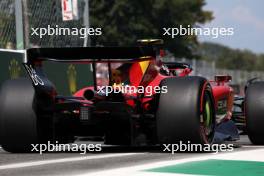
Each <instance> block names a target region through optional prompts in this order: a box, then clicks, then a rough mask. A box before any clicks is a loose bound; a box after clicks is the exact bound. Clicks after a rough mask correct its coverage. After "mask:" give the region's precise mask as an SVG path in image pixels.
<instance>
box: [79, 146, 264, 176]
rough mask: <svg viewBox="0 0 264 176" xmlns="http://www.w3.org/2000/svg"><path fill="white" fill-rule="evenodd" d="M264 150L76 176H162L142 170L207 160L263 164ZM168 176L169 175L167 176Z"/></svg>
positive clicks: (161, 174) (208, 156) (206, 155)
mask: <svg viewBox="0 0 264 176" xmlns="http://www.w3.org/2000/svg"><path fill="white" fill-rule="evenodd" d="M263 155H264V149H263V148H262V149H255V150H249V151H237V152H227V153H219V154H205V156H199V157H192V158H187V159H180V160H177V159H171V160H169V161H159V162H154V163H149V164H144V165H138V166H130V167H123V168H118V169H110V170H105V171H98V172H93V173H84V174H80V175H78V176H102V175H104V176H113V175H114V176H124V175H126V176H132V175H133V176H151V175H153V176H155V175H159V176H163V175H168V174H167V173H164V174H163V173H153V172H144V170H147V169H153V168H157V167H164V166H169V165H176V164H182V163H187V162H193V161H203V160H208V159H222V160H246V161H247V160H248V161H261V162H264V158H263ZM169 175H170V174H169ZM173 175H175V176H177V175H183V174H173Z"/></svg>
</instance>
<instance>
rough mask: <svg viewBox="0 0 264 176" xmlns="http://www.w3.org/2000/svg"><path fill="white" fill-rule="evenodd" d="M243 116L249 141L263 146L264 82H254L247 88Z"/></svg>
mask: <svg viewBox="0 0 264 176" xmlns="http://www.w3.org/2000/svg"><path fill="white" fill-rule="evenodd" d="M245 115H246V129H247V133H248V137H249V139H250V141H251V142H252V143H253V144H255V145H264V82H255V83H252V84H250V85H249V86H248V88H247V91H246V97H245Z"/></svg>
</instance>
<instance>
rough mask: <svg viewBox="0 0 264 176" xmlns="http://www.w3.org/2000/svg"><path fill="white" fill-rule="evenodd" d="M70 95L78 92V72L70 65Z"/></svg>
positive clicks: (68, 73)
mask: <svg viewBox="0 0 264 176" xmlns="http://www.w3.org/2000/svg"><path fill="white" fill-rule="evenodd" d="M67 75H68V81H69V88H70V93H71V94H74V93H75V92H76V91H77V78H76V77H77V71H76V68H75V66H74V65H73V64H70V65H69V67H68V70H67Z"/></svg>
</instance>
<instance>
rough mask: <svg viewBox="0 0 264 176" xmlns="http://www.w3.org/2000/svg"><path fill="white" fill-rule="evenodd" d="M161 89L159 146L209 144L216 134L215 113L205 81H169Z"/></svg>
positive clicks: (183, 79)
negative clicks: (163, 90) (164, 87)
mask: <svg viewBox="0 0 264 176" xmlns="http://www.w3.org/2000/svg"><path fill="white" fill-rule="evenodd" d="M160 86H167V90H168V92H167V93H162V94H160V97H159V103H158V104H159V105H158V109H157V114H156V117H157V133H158V140H159V142H160V143H163V144H164V143H167V144H173V143H178V142H179V141H182V142H185V143H188V142H191V143H195V144H210V143H212V141H213V136H214V130H215V111H214V101H213V96H212V90H211V87H210V84H209V83H208V82H207V80H206V79H204V78H202V77H194V76H193V77H179V78H168V79H165V80H163V81H162V82H161V85H160Z"/></svg>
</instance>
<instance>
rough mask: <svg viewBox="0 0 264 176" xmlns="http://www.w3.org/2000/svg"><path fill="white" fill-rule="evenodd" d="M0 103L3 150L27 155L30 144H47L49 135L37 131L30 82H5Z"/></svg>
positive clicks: (38, 125)
mask: <svg viewBox="0 0 264 176" xmlns="http://www.w3.org/2000/svg"><path fill="white" fill-rule="evenodd" d="M0 100H1V103H0V142H1V145H2V148H3V149H4V150H6V151H8V152H30V151H31V150H32V148H31V147H32V146H31V144H37V143H41V142H44V141H43V139H45V140H48V137H47V136H48V133H49V132H47V131H44V130H43V129H42V128H41V127H40V121H39V118H38V109H37V104H38V100H37V99H36V92H35V89H34V87H33V86H32V83H31V81H30V80H29V79H26V78H21V79H15V80H8V81H6V82H4V83H3V85H2V87H1V90H0ZM42 125H43V124H42ZM44 136H45V137H44Z"/></svg>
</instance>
